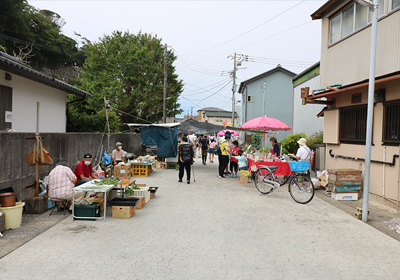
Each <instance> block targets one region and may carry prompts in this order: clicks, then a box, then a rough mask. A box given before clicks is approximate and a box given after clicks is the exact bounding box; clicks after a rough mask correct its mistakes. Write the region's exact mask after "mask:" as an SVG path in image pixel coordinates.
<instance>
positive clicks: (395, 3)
mask: <svg viewBox="0 0 400 280" xmlns="http://www.w3.org/2000/svg"><path fill="white" fill-rule="evenodd" d="M398 7H400V0H392V10H394V9H396V8H398Z"/></svg>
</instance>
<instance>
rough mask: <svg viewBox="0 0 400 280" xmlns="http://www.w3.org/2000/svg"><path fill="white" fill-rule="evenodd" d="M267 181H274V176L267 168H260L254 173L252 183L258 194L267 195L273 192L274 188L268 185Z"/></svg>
mask: <svg viewBox="0 0 400 280" xmlns="http://www.w3.org/2000/svg"><path fill="white" fill-rule="evenodd" d="M268 180H270V181H275V176H274V174H272V173H271V170H270V169H269V168H265V167H262V168H259V169H258V170H257V171H256V172H255V174H254V183H255V185H256V188H257V190H258V191H259V192H260V193H262V194H269V193H270V192H272V191H273V190H274V186H273V185H272V184H271V183H268Z"/></svg>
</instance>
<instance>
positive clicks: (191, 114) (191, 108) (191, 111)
mask: <svg viewBox="0 0 400 280" xmlns="http://www.w3.org/2000/svg"><path fill="white" fill-rule="evenodd" d="M193 108H194V107H193V106H192V107H190V117H193Z"/></svg>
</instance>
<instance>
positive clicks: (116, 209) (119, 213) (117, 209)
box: [112, 206, 135, 219]
mask: <svg viewBox="0 0 400 280" xmlns="http://www.w3.org/2000/svg"><path fill="white" fill-rule="evenodd" d="M133 215H135V207H133V206H113V208H112V217H113V218H117V219H130V218H131V217H132V216H133Z"/></svg>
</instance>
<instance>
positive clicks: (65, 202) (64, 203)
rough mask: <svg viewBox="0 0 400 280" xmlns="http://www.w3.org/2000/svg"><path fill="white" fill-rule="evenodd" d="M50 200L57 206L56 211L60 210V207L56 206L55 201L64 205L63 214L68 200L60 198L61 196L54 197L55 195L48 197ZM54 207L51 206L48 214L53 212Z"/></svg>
mask: <svg viewBox="0 0 400 280" xmlns="http://www.w3.org/2000/svg"><path fill="white" fill-rule="evenodd" d="M50 201H54V202H55V204H56V207H57V211H60V208H59V207H58V204H57V202H61V204H62V205H63V206H64V215H65V209H66V208H67V203H68V200H66V199H62V198H55V197H54V198H52V197H50ZM54 208H55V207H53V209H51V212H50V216H51V214H53V211H54Z"/></svg>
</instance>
